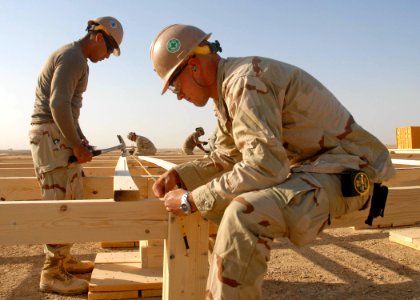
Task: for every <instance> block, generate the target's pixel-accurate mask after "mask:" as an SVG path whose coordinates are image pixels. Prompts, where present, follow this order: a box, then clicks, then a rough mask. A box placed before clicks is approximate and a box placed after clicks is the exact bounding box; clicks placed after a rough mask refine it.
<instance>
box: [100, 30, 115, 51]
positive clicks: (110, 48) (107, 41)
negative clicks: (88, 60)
mask: <svg viewBox="0 0 420 300" xmlns="http://www.w3.org/2000/svg"><path fill="white" fill-rule="evenodd" d="M102 36H103V37H104V41H105V45H106V51H107V52H108V54H111V53H112V52H114V49H115V47H114V46H113V45H112V42H111V41H110V39H109V37H108V36H107V35H106V33H102Z"/></svg>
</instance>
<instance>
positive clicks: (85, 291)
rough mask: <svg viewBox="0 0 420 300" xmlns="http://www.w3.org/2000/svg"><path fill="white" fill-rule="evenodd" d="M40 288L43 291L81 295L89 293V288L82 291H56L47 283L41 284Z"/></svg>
mask: <svg viewBox="0 0 420 300" xmlns="http://www.w3.org/2000/svg"><path fill="white" fill-rule="evenodd" d="M39 290H40V291H41V292H43V293H55V294H60V295H81V294H87V292H88V290H87V289H86V290H85V289H83V290H80V291H56V290H53V289H52V288H50V287H49V286H47V285H40V286H39Z"/></svg>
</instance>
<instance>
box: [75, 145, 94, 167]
mask: <svg viewBox="0 0 420 300" xmlns="http://www.w3.org/2000/svg"><path fill="white" fill-rule="evenodd" d="M73 153H74V156H76V158H77V162H78V163H79V164H82V163H85V162H88V161H91V160H92V157H93V156H92V153H91V152H90V151H89V149H88V148H87V147H86V146H85V145H84V144H83V143H81V144H79V145H77V146H75V147H73Z"/></svg>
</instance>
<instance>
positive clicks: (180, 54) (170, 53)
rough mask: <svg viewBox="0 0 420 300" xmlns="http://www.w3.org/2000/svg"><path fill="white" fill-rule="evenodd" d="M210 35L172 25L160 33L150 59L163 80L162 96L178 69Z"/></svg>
mask: <svg viewBox="0 0 420 300" xmlns="http://www.w3.org/2000/svg"><path fill="white" fill-rule="evenodd" d="M210 35H211V33H205V32H204V31H202V30H201V29H199V28H197V27H195V26H191V25H183V24H173V25H170V26H168V27H165V28H164V29H163V30H162V31H161V32H159V33H158V35H157V36H156V37H155V40H154V41H153V43H152V45H151V46H150V58H151V60H152V63H153V68H154V69H155V71H156V73H158V75H159V77H160V78H161V79H162V80H163V89H162V94H163V93H165V92H166V90H167V89H168V86H169V83H170V82H171V79H172V77H173V75H174V73H175V71H176V70H177V69H178V67H179V66H180V65H182V64H183V63H184V62H185V61H187V60H188V58H189V56H190V55H191V53H192V51H193V49H194V48H195V47H196V46H198V45H199V44H200V43H201V42H203V41H205V40H207V39H208V38H209V37H210Z"/></svg>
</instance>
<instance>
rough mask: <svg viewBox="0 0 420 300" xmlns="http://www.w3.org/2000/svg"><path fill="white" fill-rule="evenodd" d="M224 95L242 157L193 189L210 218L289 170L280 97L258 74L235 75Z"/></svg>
mask: <svg viewBox="0 0 420 300" xmlns="http://www.w3.org/2000/svg"><path fill="white" fill-rule="evenodd" d="M224 95H225V99H229V102H227V106H228V110H229V114H230V116H231V117H232V119H233V122H232V134H233V141H234V144H235V146H236V148H237V149H238V150H239V151H240V153H241V155H242V159H241V160H240V161H239V162H237V163H236V164H235V165H234V166H233V168H232V170H231V171H229V172H225V173H224V174H223V175H222V176H220V177H218V178H215V179H213V180H212V181H210V182H209V183H207V184H206V185H202V186H200V187H198V188H196V189H195V190H194V191H193V198H194V201H195V203H196V205H197V207H198V209H199V210H200V211H201V213H202V214H203V215H204V216H207V217H211V218H215V217H216V218H217V217H218V216H220V215H221V214H222V212H223V211H224V209H225V208H226V206H227V205H228V204H229V203H230V201H231V200H232V199H233V198H235V197H236V196H238V195H240V194H242V193H244V192H248V191H252V190H259V189H263V188H268V187H270V186H274V185H276V184H278V183H281V182H283V181H284V180H285V179H286V177H287V175H288V174H289V162H288V159H287V155H286V151H285V149H284V147H283V145H282V120H281V116H282V112H281V107H282V103H281V101H282V99H278V98H281V97H276V95H275V94H274V93H273V92H272V89H270V88H269V87H268V86H266V84H265V83H264V82H263V81H261V80H260V79H259V78H257V77H255V76H247V77H240V78H238V79H236V80H235V81H234V82H232V83H230V84H228V85H227V88H226V92H225V93H224ZM218 139H219V137H218ZM218 142H219V140H218ZM216 153H218V151H216Z"/></svg>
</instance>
